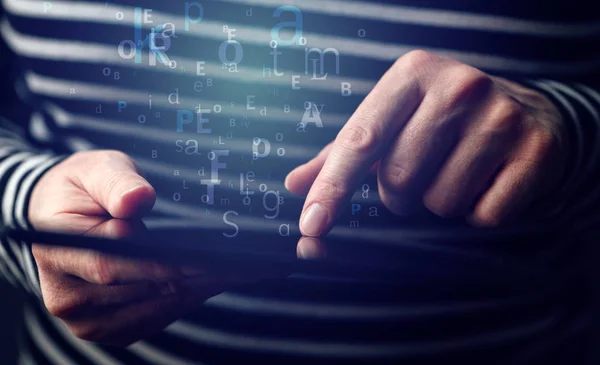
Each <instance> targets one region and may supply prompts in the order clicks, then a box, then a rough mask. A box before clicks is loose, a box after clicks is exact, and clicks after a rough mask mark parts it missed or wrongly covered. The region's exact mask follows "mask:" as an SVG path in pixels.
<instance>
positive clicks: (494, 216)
mask: <svg viewBox="0 0 600 365" xmlns="http://www.w3.org/2000/svg"><path fill="white" fill-rule="evenodd" d="M561 122H562V121H561V115H560V112H559V111H558V110H557V108H556V107H555V106H554V105H553V104H552V102H551V101H549V100H548V99H547V98H546V97H545V96H543V95H542V94H540V93H538V92H536V91H534V90H530V89H527V88H525V87H523V86H520V85H518V84H516V83H513V82H510V81H508V80H504V79H502V78H499V77H493V76H489V75H486V74H485V73H483V72H481V71H479V70H477V69H475V68H473V67H470V66H468V65H465V64H462V63H460V62H457V61H454V60H451V59H446V58H443V57H439V56H436V55H434V54H431V53H429V52H425V51H413V52H410V53H408V54H406V55H404V56H403V57H401V58H399V59H398V60H397V61H396V62H395V63H394V65H393V66H392V67H391V68H390V69H389V70H388V71H387V72H386V73H385V75H384V76H383V77H382V78H381V80H380V81H379V82H378V83H377V85H376V86H375V87H374V88H373V90H372V91H371V92H370V93H369V95H367V97H366V98H365V99H364V101H363V102H362V103H361V105H360V106H359V107H358V109H357V110H356V111H355V113H354V114H353V115H352V117H351V118H350V119H349V120H348V122H347V123H346V125H345V126H344V127H343V128H342V129H341V131H340V132H339V134H338V135H337V137H336V139H335V141H333V142H332V143H331V144H330V145H328V146H327V147H325V148H324V149H323V150H322V151H321V153H319V155H318V156H317V157H315V158H314V159H313V160H311V161H309V162H308V163H306V164H304V165H302V166H299V167H297V168H296V169H295V170H293V171H292V172H291V173H290V174H289V175H288V177H287V178H286V186H287V187H288V189H289V190H290V191H292V192H294V193H298V194H303V193H306V192H307V191H308V195H307V198H306V202H305V204H304V208H303V212H302V215H301V218H300V230H301V232H302V233H303V234H304V235H306V236H320V235H323V234H325V233H326V232H328V231H329V230H330V229H331V226H332V222H333V221H334V219H335V217H336V216H338V215H339V213H340V210H341V209H342V208H343V206H344V204H345V203H346V202H347V201H348V200H349V199H350V197H351V196H352V194H353V193H354V191H355V190H356V188H357V187H358V184H360V182H361V180H362V179H363V178H364V177H365V174H366V173H367V172H368V171H369V168H371V166H372V165H373V164H374V163H375V162H379V166H378V170H377V175H378V190H379V194H380V197H381V200H382V201H383V203H384V204H385V205H386V206H387V207H388V208H389V209H390V210H391V211H392V212H394V213H396V214H408V213H409V212H410V211H411V209H414V207H416V206H418V205H421V206H422V205H423V204H424V206H425V207H426V208H428V209H429V210H430V211H432V212H433V213H435V214H438V215H440V216H442V217H456V216H466V217H467V219H468V220H469V221H470V222H471V223H472V224H475V225H483V226H495V225H498V224H500V223H502V222H504V221H506V220H507V219H508V218H510V217H514V216H515V215H516V214H517V213H518V212H520V211H522V210H523V209H524V208H525V207H526V206H527V204H528V203H530V202H531V201H532V200H533V199H534V198H535V197H538V196H540V194H544V193H547V192H549V191H551V189H553V188H554V187H556V185H557V183H558V181H559V179H560V177H561V176H562V173H563V171H564V167H565V166H564V165H565V161H566V155H567V152H568V145H567V138H566V136H565V132H564V130H563V128H562V124H561ZM311 184H312V186H311ZM309 187H310V189H309Z"/></svg>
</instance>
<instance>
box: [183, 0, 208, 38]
mask: <svg viewBox="0 0 600 365" xmlns="http://www.w3.org/2000/svg"><path fill="white" fill-rule="evenodd" d="M192 7H196V8H198V16H197V17H196V18H190V9H191V8H192ZM203 17H204V8H203V7H202V5H201V4H200V3H197V2H195V1H194V2H187V1H186V3H185V30H186V32H187V31H189V30H190V23H194V24H197V23H200V21H201V20H202V18H203Z"/></svg>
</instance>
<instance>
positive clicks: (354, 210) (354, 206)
mask: <svg viewBox="0 0 600 365" xmlns="http://www.w3.org/2000/svg"><path fill="white" fill-rule="evenodd" d="M359 210H360V204H352V215H355V214H356V212H358V211H359Z"/></svg>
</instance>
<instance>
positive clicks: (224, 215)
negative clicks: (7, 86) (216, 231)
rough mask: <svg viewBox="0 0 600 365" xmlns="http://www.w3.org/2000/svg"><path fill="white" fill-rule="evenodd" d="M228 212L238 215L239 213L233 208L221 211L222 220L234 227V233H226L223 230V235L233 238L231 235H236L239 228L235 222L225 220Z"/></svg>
mask: <svg viewBox="0 0 600 365" xmlns="http://www.w3.org/2000/svg"><path fill="white" fill-rule="evenodd" d="M229 213H233V214H235V215H239V214H238V212H236V211H235V210H228V211H226V212H225V213H223V222H224V223H225V224H227V225H230V226H233V227H235V233H234V234H227V233H225V232H223V236H225V237H228V238H233V237H235V236H237V235H238V233H239V232H240V229H239V227H238V225H237V224H235V223H233V222H230V221H228V220H227V214H229Z"/></svg>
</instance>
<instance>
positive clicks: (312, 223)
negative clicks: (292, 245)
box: [300, 203, 330, 237]
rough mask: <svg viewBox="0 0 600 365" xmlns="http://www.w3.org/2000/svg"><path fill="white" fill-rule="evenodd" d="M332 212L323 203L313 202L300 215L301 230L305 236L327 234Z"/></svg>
mask: <svg viewBox="0 0 600 365" xmlns="http://www.w3.org/2000/svg"><path fill="white" fill-rule="evenodd" d="M329 218H330V214H329V212H328V211H327V208H325V207H324V206H323V205H321V204H319V203H313V204H311V205H310V206H309V207H308V208H307V209H306V210H305V211H304V212H303V214H302V216H301V217H300V232H301V233H302V235H303V236H308V237H319V236H321V235H323V234H325V232H326V230H327V226H328V224H329Z"/></svg>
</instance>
